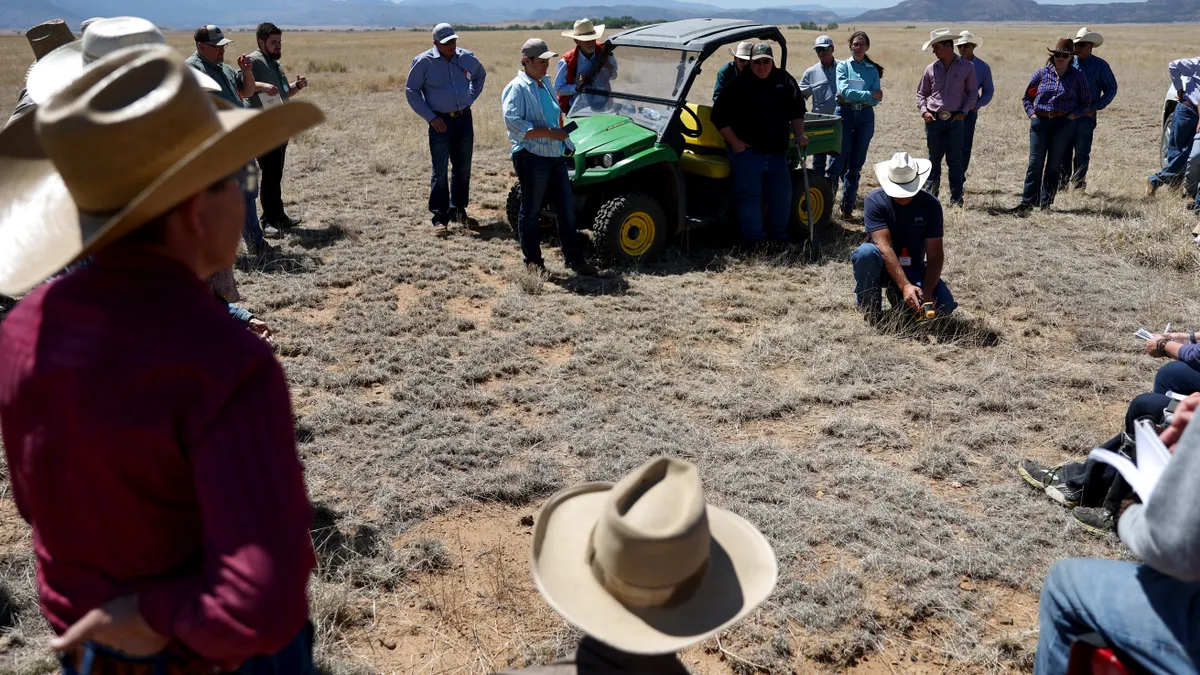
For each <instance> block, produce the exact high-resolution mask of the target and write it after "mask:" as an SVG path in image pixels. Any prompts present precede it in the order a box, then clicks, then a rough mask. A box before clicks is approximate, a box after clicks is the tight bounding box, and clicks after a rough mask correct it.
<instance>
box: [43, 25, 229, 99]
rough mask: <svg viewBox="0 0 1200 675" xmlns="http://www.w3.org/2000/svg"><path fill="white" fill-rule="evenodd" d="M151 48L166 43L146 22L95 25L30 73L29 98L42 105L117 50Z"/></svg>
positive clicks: (207, 84)
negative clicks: (80, 37)
mask: <svg viewBox="0 0 1200 675" xmlns="http://www.w3.org/2000/svg"><path fill="white" fill-rule="evenodd" d="M149 44H159V45H165V44H167V39H166V38H165V37H163V34H162V31H160V30H159V29H158V27H157V26H155V25H154V24H152V23H150V22H149V21H147V20H145V19H139V18H138V17H135V16H118V17H114V18H111V19H99V20H97V21H94V22H92V23H91V24H89V25H88V27H87V30H85V31H84V32H83V38H82V39H80V40H76V41H75V42H71V43H70V44H67V45H64V46H62V47H59V48H58V49H55V50H54V51H53V52H51V53H49V54H47V55H46V56H45V58H43V59H42V60H40V61H38V62H37V64H36V65H35V66H34V67H33V69H32V70H30V71H29V77H28V78H27V79H26V81H25V88H26V89H27V90H28V91H29V98H31V99H33V101H34V102H35V103H37V104H38V105H41V104H43V103H45V102H46V101H48V100H49V99H50V97H51V96H53V95H54V94H56V93H58V92H59V91H62V89H63V88H65V87H66V86H67V85H68V84H70V83H71V82H73V81H74V80H75V79H76V78H78V77H79V75H80V74H81V73H83V71H84V69H85V68H87V66H88V65H89V64H91V63H93V62H94V61H96V60H98V59H101V58H103V57H104V56H106V55H108V54H111V53H113V52H115V51H117V50H118V49H123V48H125V47H132V46H134V45H149ZM190 70H191V71H192V76H193V77H195V78H196V80H197V81H198V82H199V83H200V86H201V87H202V88H204V89H207V90H209V91H221V85H219V84H217V81H216V80H214V79H212V78H211V77H209V76H208V74H207V73H202V72H200V71H199V70H196V69H195V68H192V69H190Z"/></svg>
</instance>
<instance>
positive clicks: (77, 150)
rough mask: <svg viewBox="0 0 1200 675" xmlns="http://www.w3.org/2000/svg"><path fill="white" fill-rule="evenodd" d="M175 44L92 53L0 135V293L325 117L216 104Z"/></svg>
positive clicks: (23, 285) (38, 277) (295, 107)
mask: <svg viewBox="0 0 1200 675" xmlns="http://www.w3.org/2000/svg"><path fill="white" fill-rule="evenodd" d="M189 70H191V68H189V67H188V66H187V65H185V64H184V63H183V61H182V60H181V59H180V58H179V55H178V54H177V53H176V52H175V50H173V49H171V48H170V47H167V46H165V45H139V46H135V47H129V48H126V49H122V50H119V51H116V52H113V53H112V54H109V55H108V56H106V57H104V58H103V59H100V60H99V61H97V62H95V63H94V64H92V65H91V67H89V68H87V69H86V70H84V72H83V74H82V75H81V76H80V77H79V78H78V79H77V80H76V81H74V82H72V83H71V84H70V85H68V86H67V88H66V89H63V90H62V91H61V92H59V93H58V94H56V95H55V96H54V97H52V98H51V99H50V101H49V102H47V103H46V104H45V105H42V106H39V107H38V109H37V111H36V112H35V113H33V114H29V115H24V116H23V117H20V118H18V119H17V120H16V121H15V122H14V123H13V124H12V125H10V126H9V127H8V128H6V129H5V130H4V131H3V132H0V184H2V185H4V186H5V190H4V191H3V192H0V293H4V294H6V295H15V294H17V293H21V292H23V291H25V290H28V289H29V288H31V287H33V286H34V285H36V284H38V283H39V282H41V281H42V280H43V279H45V278H46V277H47V276H49V275H51V274H53V273H54V272H56V271H58V270H59V269H62V267H64V266H65V265H67V264H68V263H70V262H71V261H73V260H75V259H77V258H79V257H81V256H85V255H88V254H90V253H93V252H95V251H97V250H99V249H100V248H102V247H104V246H105V245H107V244H109V243H112V242H114V241H116V240H117V239H120V238H121V237H123V236H125V235H126V234H128V233H130V232H132V231H133V230H135V229H136V228H138V227H140V226H142V225H145V224H146V223H148V222H150V221H152V220H153V219H155V218H157V217H158V216H161V215H162V214H164V213H166V212H168V211H170V210H171V209H172V208H174V207H175V206H177V205H178V204H179V203H180V202H182V201H184V200H186V199H187V198H189V197H191V196H192V195H194V194H196V193H198V192H200V191H201V190H204V189H205V188H206V187H208V186H211V185H213V184H214V183H217V182H219V181H221V180H222V179H224V178H226V177H228V176H229V175H231V174H233V173H235V172H237V171H238V170H239V169H240V168H242V167H244V166H245V165H246V164H247V163H248V162H250V161H252V160H253V159H254V158H255V157H258V156H260V155H262V154H264V153H265V152H267V151H268V150H270V149H272V148H276V147H279V146H280V145H282V144H283V143H284V142H285V141H287V140H288V139H289V138H291V137H292V136H295V135H296V134H298V133H300V132H301V131H303V130H305V129H307V128H309V127H311V126H313V125H315V124H318V123H320V122H321V121H322V120H323V119H324V115H322V114H321V111H320V110H319V109H317V108H316V106H314V105H312V104H311V103H307V102H304V101H298V102H293V103H290V104H288V105H283V106H277V107H274V108H271V109H268V110H264V111H261V112H260V111H256V110H251V109H233V110H218V109H217V107H216V105H215V104H214V102H213V97H212V96H211V95H209V94H208V93H207V92H205V91H204V90H203V89H201V88H200V86H199V85H198V84H197V83H196V79H195V78H194V77H192V75H191V74H190V73H189V72H188V71H189Z"/></svg>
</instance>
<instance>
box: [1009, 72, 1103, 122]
mask: <svg viewBox="0 0 1200 675" xmlns="http://www.w3.org/2000/svg"><path fill="white" fill-rule="evenodd" d="M1021 103H1022V104H1023V105H1024V106H1025V115H1026V116H1028V117H1033V115H1034V113H1040V112H1042V113H1065V114H1068V115H1071V114H1074V115H1076V116H1082V115H1083V111H1084V110H1086V109H1087V108H1088V107H1089V106H1090V105H1091V104H1092V91H1091V89H1090V88H1089V87H1088V82H1087V78H1086V77H1084V76H1083V73H1081V72H1079V71H1078V70H1076V69H1075V68H1067V70H1066V71H1065V72H1064V73H1063V74H1062V78H1061V79H1060V78H1059V77H1058V71H1056V70H1054V64H1050V65H1048V66H1046V67H1045V68H1042V69H1041V70H1038V71H1036V72H1035V73H1034V74H1033V77H1032V78H1030V80H1029V86H1028V87H1026V88H1025V98H1024V99H1023V100H1022V101H1021Z"/></svg>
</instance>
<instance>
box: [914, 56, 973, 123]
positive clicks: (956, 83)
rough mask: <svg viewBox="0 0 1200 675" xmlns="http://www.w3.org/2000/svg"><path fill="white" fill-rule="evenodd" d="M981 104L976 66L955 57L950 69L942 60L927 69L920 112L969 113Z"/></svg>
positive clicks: (920, 89) (919, 94) (919, 88)
mask: <svg viewBox="0 0 1200 675" xmlns="http://www.w3.org/2000/svg"><path fill="white" fill-rule="evenodd" d="M978 100H979V77H978V76H977V75H976V74H975V66H973V65H971V62H970V61H967V60H966V59H964V58H963V57H961V56H955V57H954V60H953V61H951V62H950V67H949V68H947V67H946V65H945V64H944V63H942V60H941V59H938V60H936V61H934V62H933V63H931V64H929V65H928V66H926V67H925V74H924V75H922V76H921V81H920V82H919V83H917V109H918V110H920V111H921V113H922V114H924V113H927V112H928V113H933V114H935V115H936V114H938V113H940V112H952V113H964V114H965V113H967V112H970V110H971V108H974V107H975V103H976V102H977V101H978Z"/></svg>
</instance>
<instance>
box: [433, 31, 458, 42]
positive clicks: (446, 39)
mask: <svg viewBox="0 0 1200 675" xmlns="http://www.w3.org/2000/svg"><path fill="white" fill-rule="evenodd" d="M457 39H458V33H451V34H449V35H447V36H446V37H444V38H442V39H441V40H438V41H437V43H438V44H439V45H444V44H446V43H447V42H449V41H451V40H457Z"/></svg>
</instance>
